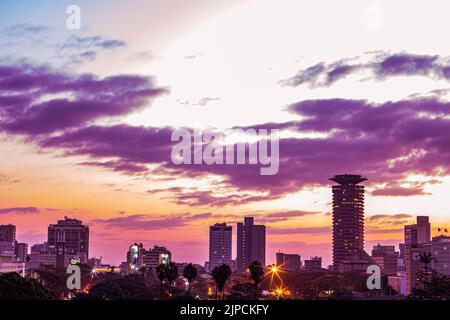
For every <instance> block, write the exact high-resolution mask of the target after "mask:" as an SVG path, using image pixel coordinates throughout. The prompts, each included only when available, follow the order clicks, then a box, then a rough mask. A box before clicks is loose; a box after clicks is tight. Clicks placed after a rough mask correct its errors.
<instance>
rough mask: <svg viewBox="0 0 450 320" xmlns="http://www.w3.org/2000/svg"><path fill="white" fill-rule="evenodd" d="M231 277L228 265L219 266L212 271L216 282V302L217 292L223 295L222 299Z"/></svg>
mask: <svg viewBox="0 0 450 320" xmlns="http://www.w3.org/2000/svg"><path fill="white" fill-rule="evenodd" d="M230 275H231V268H230V266H229V265H227V264H221V265H220V266H217V267H215V268H214V269H213V271H212V276H213V278H214V281H215V282H216V288H217V289H216V300H217V291H219V292H221V293H222V299H223V297H224V287H225V283H226V282H227V280H228V278H229V277H230Z"/></svg>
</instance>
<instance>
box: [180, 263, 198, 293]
mask: <svg viewBox="0 0 450 320" xmlns="http://www.w3.org/2000/svg"><path fill="white" fill-rule="evenodd" d="M183 277H185V278H186V279H187V281H188V294H189V295H190V294H191V282H192V280H194V279H195V277H197V269H196V268H195V266H194V265H193V264H192V263H189V264H188V265H186V266H185V267H184V270H183Z"/></svg>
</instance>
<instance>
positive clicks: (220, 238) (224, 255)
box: [209, 223, 232, 270]
mask: <svg viewBox="0 0 450 320" xmlns="http://www.w3.org/2000/svg"><path fill="white" fill-rule="evenodd" d="M231 243H232V227H231V226H227V225H226V223H216V224H215V225H213V226H210V227H209V268H210V269H211V270H212V269H214V268H215V267H217V266H220V265H221V264H227V265H229V266H230V267H231Z"/></svg>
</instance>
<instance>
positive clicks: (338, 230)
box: [330, 174, 367, 270]
mask: <svg viewBox="0 0 450 320" xmlns="http://www.w3.org/2000/svg"><path fill="white" fill-rule="evenodd" d="M330 180H331V181H334V182H336V183H337V185H334V186H333V187H332V191H333V267H334V269H335V270H338V268H339V265H340V264H341V263H342V262H344V261H353V260H355V257H359V256H361V252H362V251H363V250H364V186H362V185H359V183H361V182H363V181H366V180H367V179H366V178H365V177H363V176H361V175H353V174H343V175H336V176H334V177H333V178H330Z"/></svg>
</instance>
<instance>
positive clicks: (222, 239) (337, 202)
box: [0, 174, 447, 271]
mask: <svg viewBox="0 0 450 320" xmlns="http://www.w3.org/2000/svg"><path fill="white" fill-rule="evenodd" d="M355 179H356V180H355ZM330 180H332V181H334V182H336V183H338V184H337V185H334V186H331V188H332V197H333V210H332V211H333V212H335V214H334V215H333V218H332V219H331V220H332V221H330V222H331V228H330V232H331V233H333V232H334V233H336V232H337V229H339V228H342V227H344V228H349V229H348V230H347V231H344V234H346V235H347V237H349V236H350V235H349V232H353V231H351V230H354V232H356V233H353V235H352V236H351V237H350V238H341V237H339V236H337V235H335V236H334V239H336V240H333V246H330V247H329V251H330V255H329V258H328V259H327V257H326V256H325V260H324V261H325V263H326V262H327V261H330V262H331V263H329V264H326V265H329V266H332V265H336V266H337V265H338V264H339V262H340V261H342V258H340V259H341V260H335V263H333V258H332V257H333V251H336V249H333V247H334V248H335V245H336V244H337V243H343V242H347V241H352V240H351V239H352V237H355V239H358V238H359V239H360V240H362V241H363V243H361V242H358V243H359V244H358V245H357V246H356V247H354V249H350V247H347V248H345V249H339V250H344V251H345V252H346V253H341V254H340V255H339V256H342V254H344V256H345V254H347V257H351V256H352V255H354V256H360V253H358V252H359V251H361V250H362V251H364V250H366V249H365V248H369V247H370V245H369V246H366V244H367V242H366V241H365V239H364V224H365V221H367V219H364V200H365V194H364V186H360V185H358V183H360V182H363V181H365V180H367V178H365V177H363V176H361V175H352V174H340V175H335V176H334V177H333V178H330ZM348 183H350V184H349V185H347V184H348ZM355 187H356V189H355ZM355 191H356V192H355ZM352 199H354V201H353V200H352ZM346 206H347V207H349V208H352V207H355V208H360V210H361V211H355V213H356V216H353V215H354V213H352V212H353V209H350V214H351V215H350V217H351V218H350V219H355V218H356V220H357V221H362V222H361V223H362V225H361V227H357V225H354V224H353V222H350V221H348V222H345V223H344V224H343V225H342V226H340V225H339V224H337V225H336V224H334V226H333V221H335V220H337V219H338V217H339V215H342V213H341V212H343V213H344V214H346V213H348V211H347V210H349V209H344V208H345V207H346ZM357 210H359V209H357ZM361 218H362V220H361ZM415 218H416V219H417V221H418V222H417V223H418V224H419V225H421V224H424V223H425V224H426V225H428V229H420V228H419V229H418V230H424V231H419V233H417V232H416V231H414V230H415V229H414V228H416V224H405V225H403V226H402V229H401V230H402V231H401V232H402V235H403V238H402V239H400V240H399V242H398V243H396V244H394V250H395V247H397V248H399V249H400V246H401V244H402V242H403V243H404V244H406V245H408V244H411V243H426V242H429V241H430V239H431V238H432V237H434V236H436V235H438V236H439V235H442V234H443V233H439V231H441V230H447V229H446V228H445V227H442V226H436V227H435V228H433V229H431V227H430V223H429V220H428V219H429V218H428V217H423V216H417V217H415ZM253 219H254V217H248V216H244V224H242V223H241V222H239V221H236V222H235V228H233V227H232V225H230V222H224V221H226V219H225V220H223V221H222V222H216V223H214V224H213V225H211V226H209V238H208V239H209V253H208V259H206V258H205V259H202V258H199V259H198V260H195V259H194V260H189V261H190V262H194V263H198V264H203V263H205V262H211V258H213V259H219V260H218V262H217V263H216V264H215V265H214V266H217V265H219V264H221V263H226V264H229V265H230V266H231V260H233V261H235V262H234V263H237V265H238V266H237V268H236V269H237V270H238V271H239V263H238V262H236V261H237V260H238V255H239V253H238V251H237V247H238V245H236V244H238V243H239V241H240V242H241V243H245V241H244V242H242V241H243V238H242V237H243V235H242V236H241V240H239V237H238V236H237V234H238V233H243V232H245V231H244V230H246V229H248V230H251V229H252V228H254V227H253ZM81 223H82V221H80V220H77V219H76V218H69V217H67V216H66V217H64V220H58V223H57V224H49V226H48V230H49V233H48V235H47V237H46V238H45V239H44V240H43V241H37V242H35V243H24V242H23V241H22V242H21V241H17V242H18V243H21V244H24V245H28V247H31V246H32V245H38V244H41V243H46V244H47V245H49V244H50V246H53V247H55V248H57V247H58V245H57V244H58V241H57V238H58V232H63V231H57V230H64V229H62V228H64V226H65V225H66V226H67V227H68V228H73V226H75V228H76V229H77V228H78V226H79V227H81V228H85V229H86V230H87V235H86V236H85V237H87V238H86V239H87V240H85V241H86V242H87V245H86V246H87V248H86V249H85V250H86V255H85V256H84V258H82V259H83V261H87V252H88V250H89V249H88V247H89V227H88V226H87V225H86V226H85V225H82V224H81ZM227 223H228V225H227ZM349 223H350V224H349ZM8 225H13V226H14V229H9V228H8ZM246 225H247V227H245V226H246ZM0 226H1V228H3V229H4V232H3V233H2V232H0V239H3V238H4V239H9V238H11V237H14V239H19V237H20V232H19V233H17V234H16V226H15V225H14V223H13V222H10V223H7V224H2V225H0ZM255 227H261V228H264V229H262V230H263V237H264V238H263V239H264V240H263V248H264V256H261V257H260V256H257V255H254V254H253V255H252V256H251V258H248V259H247V260H248V261H247V260H245V258H243V262H241V263H242V265H247V264H249V262H250V261H254V260H257V261H261V262H263V265H270V264H272V263H276V261H277V259H278V258H277V254H278V253H280V252H281V251H282V250H281V249H278V250H277V251H276V252H275V253H274V254H273V257H271V256H270V255H269V256H268V257H269V258H268V261H269V262H268V263H267V264H266V263H265V255H266V253H267V250H266V242H265V233H266V230H265V227H266V226H264V225H263V226H257V225H256V226H255ZM58 228H59V229H58ZM358 228H360V229H358ZM3 229H2V230H3ZM50 230H52V231H51V232H52V235H51V236H50ZM232 230H236V231H235V232H232ZM239 230H241V231H239ZM255 230H258V229H255ZM358 230H359V231H358ZM411 230H412V231H411ZM427 230H428V231H427ZM432 230H436V231H437V232H436V233H434V234H432ZM249 232H250V231H247V233H249ZM341 232H342V231H341ZM414 232H415V233H414ZM256 233H258V232H256ZM243 234H244V233H243ZM250 234H251V233H250ZM361 235H362V236H361ZM77 237H80V236H78V235H77ZM253 237H254V236H253ZM250 238H252V236H250ZM74 239H75V238H74ZM252 239H253V238H252ZM257 239H258V238H254V240H253V241H258V240H257ZM344 239H347V240H344ZM1 241H3V240H1ZM74 241H75V240H74ZM138 242H139V241H136V243H138ZM226 242H229V244H230V245H228V244H225V246H226V247H227V248H226V249H225V248H222V250H224V251H221V254H225V255H227V256H229V258H223V257H222V258H215V257H216V256H217V257H219V253H218V252H217V253H215V254H213V253H212V251H213V250H215V249H218V246H223V245H224V243H226ZM380 242H383V241H378V243H377V245H380ZM205 243H207V240H206V239H205ZM247 243H249V240H247ZM75 244H76V242H75ZM72 245H73V244H72ZM125 245H126V246H129V244H128V243H126V244H125ZM141 245H142V244H141ZM147 245H148V244H147ZM151 245H153V246H155V248H158V245H164V243H159V242H158V241H156V243H153V244H150V246H151ZM373 245H374V248H375V244H373ZM383 245H384V246H389V245H391V243H390V242H389V243H384V242H383ZM233 247H234V250H233V249H232V248H233ZM69 248H70V244H69ZM163 248H164V247H163ZM214 248H215V249H214ZM164 249H165V248H164ZM70 250H74V249H68V250H67V252H70ZM244 250H245V249H244ZM246 250H250V249H246ZM253 250H255V249H253ZM349 250H350V251H349ZM249 252H250V251H249ZM284 252H287V253H288V254H292V255H300V256H304V257H305V260H307V258H308V257H311V259H312V258H314V257H317V256H318V254H317V253H318V252H313V253H314V254H311V255H310V256H308V255H305V254H304V253H303V252H302V248H301V246H299V247H297V248H293V249H291V250H284ZM80 253H81V251H77V255H76V256H78V257H81V256H83V255H81V256H80ZM241 255H243V253H241ZM244 255H245V254H244ZM91 257H92V258H96V257H103V256H102V255H101V254H100V255H91ZM63 258H64V257H63ZM320 258H321V259H322V260H323V259H324V257H323V256H320ZM69 259H70V258H69ZM336 259H337V258H336ZM66 260H67V259H66ZM123 260H124V259H121V260H120V261H113V262H111V265H116V266H118V265H120V263H121V262H123ZM125 260H126V259H125ZM228 260H230V261H229V262H227V261H228ZM63 261H64V260H63ZM179 261H180V260H179ZM185 261H188V260H185ZM66 262H67V261H66ZM103 262H105V260H103ZM180 262H182V261H180ZM61 263H62V262H61ZM241 271H242V268H241Z"/></svg>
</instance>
